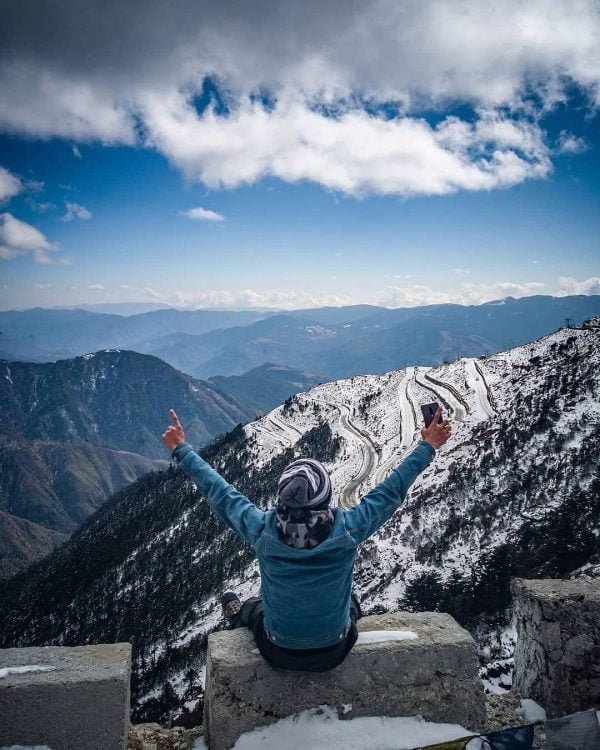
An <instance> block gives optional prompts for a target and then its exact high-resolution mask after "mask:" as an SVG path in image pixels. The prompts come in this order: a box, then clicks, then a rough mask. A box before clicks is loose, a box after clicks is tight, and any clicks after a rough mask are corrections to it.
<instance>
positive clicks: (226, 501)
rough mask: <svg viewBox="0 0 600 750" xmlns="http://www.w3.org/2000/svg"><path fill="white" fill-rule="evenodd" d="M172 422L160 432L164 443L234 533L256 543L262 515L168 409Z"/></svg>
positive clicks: (262, 523) (263, 515) (211, 506)
mask: <svg viewBox="0 0 600 750" xmlns="http://www.w3.org/2000/svg"><path fill="white" fill-rule="evenodd" d="M170 414H171V420H172V424H171V425H170V426H169V427H167V429H166V430H165V432H164V433H163V436H162V439H163V443H164V444H165V446H166V447H167V449H168V450H169V451H171V454H172V456H173V458H174V459H175V460H176V461H177V463H178V464H179V465H180V466H181V468H182V469H183V470H184V471H185V472H186V474H189V476H190V477H191V478H192V479H193V480H194V482H195V483H196V485H197V487H198V489H199V490H200V492H201V493H202V495H203V496H204V498H205V499H206V502H207V503H208V504H209V506H210V508H211V510H212V511H213V512H214V513H215V514H216V515H217V516H218V517H219V518H220V519H221V520H222V521H223V522H224V523H225V524H226V525H227V526H229V528H230V529H232V530H233V531H235V533H236V534H238V535H239V536H241V538H242V539H243V540H244V541H246V542H248V543H249V544H252V545H254V544H256V542H257V541H258V538H259V537H260V534H261V532H262V530H263V528H264V525H265V520H264V519H265V514H264V512H263V511H262V510H259V509H258V508H257V507H256V505H254V503H251V502H250V500H248V498H247V497H246V496H245V495H242V493H241V492H238V490H236V488H235V487H234V486H233V485H231V484H229V482H227V481H226V480H225V479H223V477H222V476H221V475H220V474H219V473H218V472H216V471H215V470H214V469H213V468H212V466H210V464H208V463H207V462H206V461H205V460H204V459H203V458H201V457H200V456H199V455H198V454H197V453H196V451H195V450H194V449H193V448H192V446H191V445H189V443H186V442H185V433H184V431H183V427H182V426H181V423H180V422H179V418H178V417H177V414H175V412H174V411H173V409H171V410H170Z"/></svg>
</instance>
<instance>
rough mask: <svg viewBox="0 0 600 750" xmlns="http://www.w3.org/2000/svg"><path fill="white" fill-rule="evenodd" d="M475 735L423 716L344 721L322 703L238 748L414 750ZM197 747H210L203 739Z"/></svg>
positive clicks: (247, 737)
mask: <svg viewBox="0 0 600 750" xmlns="http://www.w3.org/2000/svg"><path fill="white" fill-rule="evenodd" d="M470 734H472V733H471V732H470V731H469V730H468V729H465V728H464V727H461V726H459V725H458V724H437V723H433V722H429V721H424V720H423V719H422V718H421V717H420V716H400V717H389V716H366V717H362V718H359V719H344V720H340V718H339V716H338V713H337V711H335V710H333V709H332V708H330V707H329V706H319V707H318V708H311V709H309V710H308V711H303V712H302V713H300V714H295V715H294V716H288V717H286V718H285V719H280V720H279V721H278V722H276V723H275V724H270V725H268V726H266V727H260V728H258V729H254V730H253V731H252V732H247V733H246V734H243V735H242V736H241V737H240V738H239V739H238V741H237V742H236V743H235V745H234V746H233V747H234V750H280V749H281V748H282V747H285V748H286V750H306V747H307V738H308V740H309V742H308V746H310V748H311V750H331V748H332V747H340V748H342V747H343V748H344V750H372V748H374V747H376V748H377V750H410V749H411V748H414V747H420V746H422V745H432V744H433V743H437V742H444V741H449V740H455V739H458V738H460V737H467V736H469V735H470ZM193 750H206V744H205V742H204V740H203V739H202V738H200V739H199V740H197V741H196V743H195V744H194V746H193Z"/></svg>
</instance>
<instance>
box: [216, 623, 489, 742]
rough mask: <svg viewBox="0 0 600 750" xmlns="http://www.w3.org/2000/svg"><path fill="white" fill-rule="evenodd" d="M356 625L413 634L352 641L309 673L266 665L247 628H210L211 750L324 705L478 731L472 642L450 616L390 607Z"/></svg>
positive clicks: (479, 695)
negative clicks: (342, 656) (341, 656)
mask: <svg viewBox="0 0 600 750" xmlns="http://www.w3.org/2000/svg"><path fill="white" fill-rule="evenodd" d="M358 627H359V630H360V631H381V630H396V631H397V630H412V631H414V632H415V633H416V634H417V636H418V637H417V639H415V640H401V641H398V640H393V641H387V642H378V643H364V644H357V645H355V647H354V649H353V650H352V651H351V652H350V654H349V655H348V657H347V658H346V660H345V661H344V662H343V664H341V665H340V666H339V667H337V668H336V669H334V670H331V671H330V672H323V673H312V672H287V671H282V670H275V669H272V668H271V667H270V666H269V665H268V664H267V663H266V662H265V661H264V659H263V658H262V656H260V654H259V653H258V652H257V649H256V645H255V643H254V639H253V637H252V634H251V633H250V632H249V631H248V630H246V629H240V630H233V631H223V632H220V633H212V634H211V635H210V636H209V639H208V661H207V675H206V692H205V712H204V727H205V733H206V734H207V735H208V739H209V743H210V748H211V750H226V749H228V748H231V747H232V746H233V745H234V744H235V742H236V740H237V739H238V737H239V736H240V735H241V734H243V733H244V732H248V731H250V730H251V729H254V728H255V727H259V726H263V725H265V724H270V723H272V722H275V721H277V720H278V719H280V718H283V717H285V716H290V715H292V714H294V713H297V712H298V711H304V710H306V709H308V708H313V707H315V706H319V705H322V704H327V705H329V706H332V707H335V708H338V710H339V712H340V715H343V717H344V718H345V719H352V718H355V717H359V716H414V715H421V716H423V718H425V719H427V720H429V721H438V722H451V723H457V724H462V726H464V727H466V728H468V729H470V730H479V729H483V727H484V723H485V696H484V690H483V684H482V682H481V680H480V679H479V677H478V674H477V672H478V661H477V655H476V650H475V644H474V642H473V639H472V638H471V636H470V635H469V633H468V632H467V631H466V630H464V629H463V628H461V627H460V626H459V625H458V623H457V622H456V621H455V620H454V619H453V618H452V617H450V616H449V615H447V614H440V613H436V612H422V613H408V612H396V613H393V614H386V615H377V616H372V617H364V618H362V619H361V620H359V622H358ZM309 744H310V743H309Z"/></svg>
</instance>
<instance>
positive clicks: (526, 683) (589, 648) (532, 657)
mask: <svg viewBox="0 0 600 750" xmlns="http://www.w3.org/2000/svg"><path fill="white" fill-rule="evenodd" d="M512 589H513V597H514V609H515V617H516V624H517V637H518V639H517V645H516V648H515V670H514V677H513V687H514V688H515V689H516V690H517V691H518V692H519V694H520V695H522V696H523V697H526V698H533V699H534V700H536V701H537V702H538V703H540V704H541V705H542V706H544V708H545V709H546V711H547V713H548V716H549V717H558V716H565V715H566V714H570V713H573V712H575V711H582V710H585V709H586V708H591V707H592V706H600V581H560V580H554V579H540V580H533V581H530V580H525V579H522V578H517V579H515V580H514V581H513V583H512Z"/></svg>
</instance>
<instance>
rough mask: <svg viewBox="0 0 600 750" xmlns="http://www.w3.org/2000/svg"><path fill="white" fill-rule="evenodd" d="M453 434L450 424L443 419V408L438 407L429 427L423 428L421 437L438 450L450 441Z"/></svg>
mask: <svg viewBox="0 0 600 750" xmlns="http://www.w3.org/2000/svg"><path fill="white" fill-rule="evenodd" d="M451 432H452V429H451V427H450V422H448V420H447V419H442V407H441V406H438V410H437V411H436V413H435V414H434V416H433V419H432V420H431V424H430V425H429V427H423V429H422V430H421V437H422V438H423V440H425V441H426V442H428V443H429V445H431V446H432V447H433V448H435V449H436V450H437V449H438V448H441V447H442V445H444V443H445V442H446V440H448V438H449V437H450V434H451Z"/></svg>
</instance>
